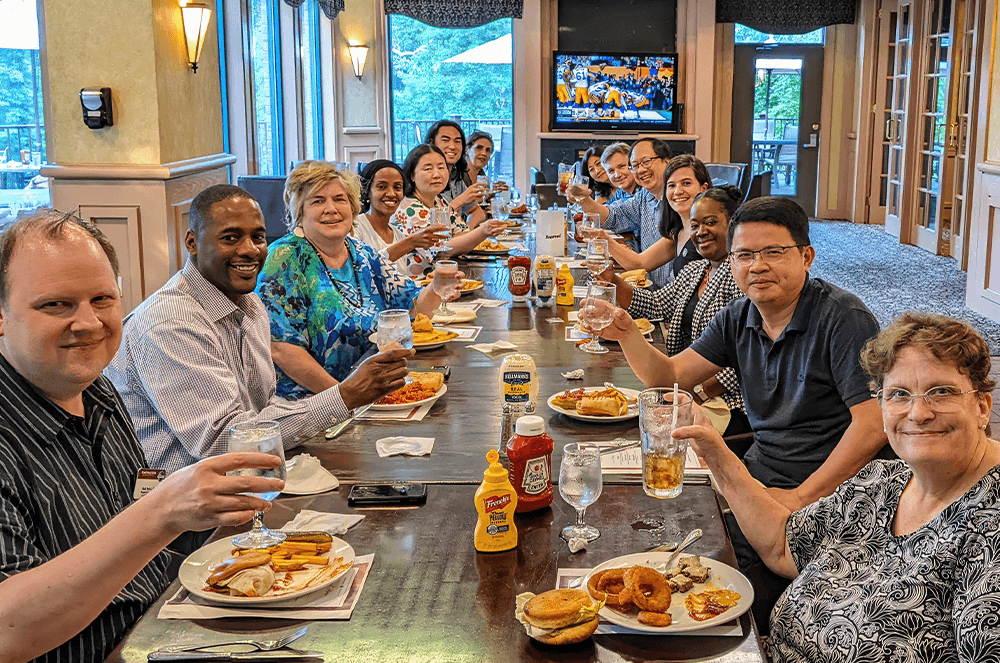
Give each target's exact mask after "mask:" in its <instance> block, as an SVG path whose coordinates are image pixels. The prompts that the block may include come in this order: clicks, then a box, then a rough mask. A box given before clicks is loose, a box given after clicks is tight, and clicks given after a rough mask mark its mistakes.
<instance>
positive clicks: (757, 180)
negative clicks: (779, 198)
mask: <svg viewBox="0 0 1000 663" xmlns="http://www.w3.org/2000/svg"><path fill="white" fill-rule="evenodd" d="M770 195H771V171H770V170H763V171H761V172H759V173H754V174H753V177H751V178H750V184H749V185H748V186H747V189H746V195H745V196H744V197H743V202H746V201H748V200H750V199H752V198H760V197H762V196H770Z"/></svg>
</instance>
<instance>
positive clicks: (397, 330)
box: [375, 308, 413, 352]
mask: <svg viewBox="0 0 1000 663" xmlns="http://www.w3.org/2000/svg"><path fill="white" fill-rule="evenodd" d="M375 344H376V345H377V346H378V351H379V352H384V351H385V350H398V349H399V348H404V349H406V350H411V349H413V327H411V326H410V312H409V311H406V310H403V309H399V308H391V309H387V310H385V311H379V314H378V329H377V330H376V332H375Z"/></svg>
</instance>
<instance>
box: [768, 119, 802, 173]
mask: <svg viewBox="0 0 1000 663" xmlns="http://www.w3.org/2000/svg"><path fill="white" fill-rule="evenodd" d="M781 139H782V140H794V141H795V142H794V143H792V144H790V145H779V146H778V151H777V153H776V154H775V156H774V163H775V164H776V165H778V166H794V165H795V162H796V161H797V160H798V156H799V146H798V142H799V125H797V124H786V125H785V130H784V131H783V132H782V134H781Z"/></svg>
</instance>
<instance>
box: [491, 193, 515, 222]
mask: <svg viewBox="0 0 1000 663" xmlns="http://www.w3.org/2000/svg"><path fill="white" fill-rule="evenodd" d="M505 193H509V192H505ZM490 211H492V212H493V218H494V219H499V220H501V221H506V220H507V219H509V218H510V198H509V197H508V198H507V199H506V200H504V199H503V198H502V197H501V196H500V194H499V193H498V194H497V195H496V197H495V198H494V199H493V200H491V201H490Z"/></svg>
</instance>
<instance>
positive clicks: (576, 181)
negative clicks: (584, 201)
mask: <svg viewBox="0 0 1000 663" xmlns="http://www.w3.org/2000/svg"><path fill="white" fill-rule="evenodd" d="M568 195H569V196H572V197H573V198H575V199H580V198H586V197H587V178H586V177H584V176H582V175H574V176H573V178H572V179H570V181H569V190H568Z"/></svg>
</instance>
